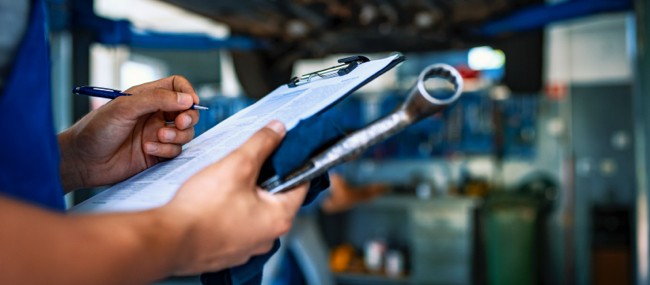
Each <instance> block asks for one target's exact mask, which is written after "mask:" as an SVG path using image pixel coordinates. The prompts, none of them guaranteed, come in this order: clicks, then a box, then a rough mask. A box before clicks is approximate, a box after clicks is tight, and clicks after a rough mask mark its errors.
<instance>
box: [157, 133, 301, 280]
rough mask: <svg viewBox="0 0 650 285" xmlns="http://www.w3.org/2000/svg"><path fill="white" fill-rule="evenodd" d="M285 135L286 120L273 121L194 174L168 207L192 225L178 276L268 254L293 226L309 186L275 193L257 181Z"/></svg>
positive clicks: (178, 217)
mask: <svg viewBox="0 0 650 285" xmlns="http://www.w3.org/2000/svg"><path fill="white" fill-rule="evenodd" d="M284 134H285V129H284V126H283V125H282V123H280V122H278V121H273V122H271V123H269V124H268V125H267V126H266V127H265V128H262V129H261V130H260V131H258V132H257V133H255V134H254V135H253V136H252V137H251V138H250V139H249V140H248V141H247V142H246V143H244V144H243V145H242V146H241V147H240V148H238V149H237V150H235V151H234V152H232V153H231V154H230V155H228V156H227V157H225V158H224V159H223V160H221V161H219V162H217V163H215V164H213V165H211V166H209V167H207V168H206V169H204V170H202V171H201V172H199V173H198V174H196V175H194V176H193V177H191V178H190V179H189V180H188V181H187V182H186V183H185V184H184V185H183V186H182V187H181V189H180V190H179V192H178V193H177V195H176V196H175V197H174V198H173V199H172V201H171V202H170V203H169V204H167V205H166V206H163V208H162V210H163V211H167V212H168V213H171V214H169V215H170V216H171V215H173V217H174V218H176V219H179V220H184V221H186V222H187V223H188V224H190V225H191V227H190V228H189V229H188V230H187V231H186V232H187V237H186V238H185V241H186V243H185V246H184V248H183V251H184V254H185V256H183V257H182V258H180V259H179V262H178V267H177V271H176V273H177V274H192V273H199V272H207V271H216V270H219V269H223V268H227V267H231V266H235V265H240V264H243V263H245V262H246V261H247V260H248V259H249V258H250V257H251V256H253V255H259V254H262V253H265V252H268V251H269V250H270V249H271V248H272V246H273V241H274V240H275V239H276V238H277V237H279V236H280V235H282V234H284V233H286V232H287V231H288V230H289V229H290V228H291V223H292V220H293V217H294V216H295V214H296V212H297V211H298V208H299V207H300V205H301V204H302V202H303V200H304V199H305V195H306V193H307V188H308V187H307V185H302V186H299V187H297V188H296V189H293V190H291V191H286V192H283V193H280V194H275V195H271V194H269V193H268V192H267V191H265V190H263V189H261V188H259V187H258V186H257V185H256V181H257V177H258V175H259V171H260V168H261V167H262V164H263V163H264V160H265V159H266V158H267V157H268V156H269V155H270V154H271V153H272V152H273V150H274V149H275V148H276V147H277V146H278V145H279V144H280V141H281V140H282V138H283V136H284Z"/></svg>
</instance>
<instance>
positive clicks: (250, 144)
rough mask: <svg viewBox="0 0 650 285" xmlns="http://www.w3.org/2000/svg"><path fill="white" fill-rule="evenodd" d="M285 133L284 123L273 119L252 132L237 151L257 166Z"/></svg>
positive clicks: (269, 153)
mask: <svg viewBox="0 0 650 285" xmlns="http://www.w3.org/2000/svg"><path fill="white" fill-rule="evenodd" d="M285 133H286V130H285V128H284V124H282V122H280V121H276V120H273V121H271V122H270V123H268V124H267V125H266V126H265V127H264V128H262V129H260V130H259V131H257V132H256V133H255V134H253V136H251V137H250V138H249V139H248V140H247V141H246V142H245V143H244V144H243V145H242V146H241V147H240V148H239V150H238V151H239V152H240V153H242V154H244V155H246V157H247V158H249V159H251V160H252V162H253V166H255V167H258V168H259V166H261V165H262V163H263V162H264V161H265V160H266V158H267V157H268V156H269V155H271V153H272V152H273V151H274V150H275V148H276V147H277V146H278V145H279V144H280V142H281V141H282V138H283V137H284V135H285Z"/></svg>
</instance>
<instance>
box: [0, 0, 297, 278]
mask: <svg viewBox="0 0 650 285" xmlns="http://www.w3.org/2000/svg"><path fill="white" fill-rule="evenodd" d="M45 22H46V21H45V7H44V3H43V0H35V1H14V0H0V30H2V32H0V114H1V116H2V119H1V120H0V130H2V136H1V137H2V139H0V146H1V147H2V152H0V228H1V229H2V231H1V233H0V252H2V254H0V264H1V266H0V284H143V283H148V282H152V281H155V280H158V279H161V278H164V277H166V276H169V275H172V274H181V275H184V274H195V273H200V272H206V271H216V270H219V269H223V268H227V267H231V266H234V265H239V264H243V263H245V262H246V261H247V260H248V259H249V258H250V257H251V256H254V255H257V254H261V253H264V252H267V251H268V250H270V249H271V247H272V245H273V241H274V240H275V239H276V238H277V237H278V236H280V235H281V234H283V233H285V232H287V231H288V230H289V228H290V226H291V221H292V219H293V217H294V215H295V213H296V212H297V210H298V208H299V206H300V204H301V203H302V202H303V200H304V197H305V194H306V191H307V186H305V185H303V186H300V187H298V188H297V189H295V190H294V191H288V192H286V193H283V194H279V195H270V194H268V193H267V192H264V191H262V190H261V189H260V188H258V187H257V186H256V184H255V181H256V178H257V174H258V172H259V169H260V167H261V165H262V163H263V162H264V160H265V159H266V157H267V156H268V155H269V154H270V153H271V152H272V151H273V150H274V149H275V147H276V146H277V145H278V144H279V143H280V141H281V140H282V138H283V136H284V134H285V132H286V131H285V129H284V126H283V125H282V124H281V123H279V122H277V121H272V122H270V123H269V124H268V125H267V126H266V127H265V128H262V129H261V130H259V131H258V132H257V133H255V134H254V135H253V136H252V137H251V138H250V139H249V140H248V141H247V142H245V143H244V144H243V145H242V146H241V147H240V148H238V149H237V150H235V151H234V152H233V153H232V154H231V155H229V156H227V157H225V158H224V159H223V160H221V161H219V162H217V163H215V164H213V165H210V166H208V167H207V168H206V169H204V170H202V171H201V172H199V173H198V174H196V175H194V176H193V177H191V178H190V179H189V180H188V181H187V182H186V183H185V184H184V185H182V187H181V188H180V190H179V191H178V193H177V195H176V196H175V197H174V198H173V199H172V200H171V201H170V202H169V203H168V204H167V205H165V206H162V207H160V208H157V209H153V210H149V211H142V212H133V213H117V214H96V215H66V214H65V213H64V203H63V197H62V196H63V194H64V193H65V192H69V191H72V190H74V189H77V188H81V187H93V186H98V185H106V184H111V183H116V182H119V181H121V180H124V179H126V178H128V177H130V176H133V175H134V174H136V173H138V172H140V171H142V170H144V169H146V168H148V167H151V166H152V165H155V164H156V163H158V162H159V161H162V160H164V159H168V158H172V157H175V156H177V155H178V154H179V153H180V152H181V145H183V144H184V143H186V142H188V141H190V140H191V139H192V137H193V136H194V131H193V126H194V124H196V122H197V121H198V119H199V115H198V113H197V111H194V110H188V108H189V107H190V106H191V104H192V103H198V96H197V95H196V93H195V92H194V90H193V88H192V86H191V85H190V83H189V82H188V81H187V80H186V79H184V78H182V77H180V76H172V77H169V78H165V79H161V80H158V81H155V82H151V83H146V84H143V85H140V86H136V87H133V88H130V89H128V90H127V92H128V93H132V94H134V95H133V96H128V97H120V98H118V99H115V100H113V101H111V102H109V103H108V104H106V105H105V106H103V107H101V108H99V109H97V110H95V111H92V112H91V113H89V114H88V115H86V116H85V117H84V118H83V119H81V120H80V121H79V122H77V123H76V124H75V125H74V126H72V127H71V128H70V129H68V130H66V131H65V132H63V133H61V134H59V135H58V140H57V136H55V133H54V128H53V122H52V117H51V102H50V100H51V98H50V76H49V70H50V66H49V58H48V56H49V54H48V53H49V51H48V48H47V28H46V25H45ZM168 120H173V122H174V124H173V125H166V124H165V122H166V121H168Z"/></svg>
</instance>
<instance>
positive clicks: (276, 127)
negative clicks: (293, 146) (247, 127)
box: [266, 120, 286, 135]
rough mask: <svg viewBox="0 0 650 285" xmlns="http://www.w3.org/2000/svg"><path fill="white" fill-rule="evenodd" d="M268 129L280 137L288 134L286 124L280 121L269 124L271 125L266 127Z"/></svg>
mask: <svg viewBox="0 0 650 285" xmlns="http://www.w3.org/2000/svg"><path fill="white" fill-rule="evenodd" d="M266 127H267V128H269V129H271V130H273V131H274V132H276V133H278V134H280V135H284V133H285V132H286V129H285V128H284V124H283V123H282V122H280V121H276V120H273V121H271V122H269V124H268V125H266Z"/></svg>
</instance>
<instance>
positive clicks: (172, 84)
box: [156, 75, 199, 104]
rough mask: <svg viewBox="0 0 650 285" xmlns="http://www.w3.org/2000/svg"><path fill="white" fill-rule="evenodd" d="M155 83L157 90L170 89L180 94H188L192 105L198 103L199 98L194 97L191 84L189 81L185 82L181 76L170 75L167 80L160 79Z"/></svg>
mask: <svg viewBox="0 0 650 285" xmlns="http://www.w3.org/2000/svg"><path fill="white" fill-rule="evenodd" d="M156 83H157V87H158V88H164V89H171V90H174V91H178V92H181V93H187V94H190V95H192V98H193V99H194V103H195V104H198V103H199V96H198V95H196V92H195V91H194V87H192V84H191V83H190V81H189V80H187V78H185V77H183V76H181V75H172V76H169V77H167V78H163V79H160V80H158V81H157V82H156Z"/></svg>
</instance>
